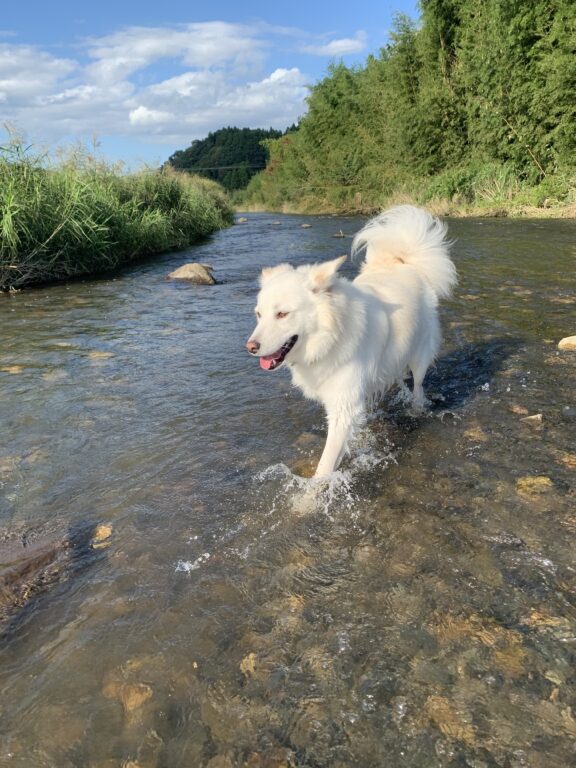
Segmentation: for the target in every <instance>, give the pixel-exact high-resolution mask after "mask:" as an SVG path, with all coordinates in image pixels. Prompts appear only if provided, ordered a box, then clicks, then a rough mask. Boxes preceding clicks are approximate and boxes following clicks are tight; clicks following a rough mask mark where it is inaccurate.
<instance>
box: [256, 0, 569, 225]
mask: <svg viewBox="0 0 576 768" xmlns="http://www.w3.org/2000/svg"><path fill="white" fill-rule="evenodd" d="M420 7H421V19H420V21H419V23H418V24H416V23H414V22H413V21H411V20H410V19H409V18H407V17H405V16H399V17H397V19H396V23H395V27H394V31H393V33H392V35H391V40H390V43H389V44H388V45H387V46H386V48H384V49H383V50H382V51H381V52H380V54H379V55H378V56H371V57H370V58H369V59H368V61H367V62H366V64H365V65H364V66H361V67H356V68H349V67H346V66H344V64H334V65H333V66H332V67H331V68H330V70H329V73H328V75H327V77H325V78H324V79H323V80H322V81H321V82H319V83H318V84H317V85H315V86H314V87H313V88H312V90H311V93H310V96H309V98H308V112H307V114H306V115H305V116H304V117H303V118H302V120H301V121H300V124H299V127H298V130H297V131H295V132H291V133H287V134H286V135H284V136H282V137H280V138H278V139H275V140H271V141H268V142H267V147H268V150H269V152H270V160H269V162H268V166H267V168H266V170H265V171H264V172H263V173H260V174H258V175H257V176H255V177H254V178H253V179H252V180H251V182H250V184H249V185H248V187H247V190H246V192H245V194H244V197H243V204H244V207H247V208H250V207H252V208H265V209H271V210H292V211H305V212H306V211H309V212H312V211H314V212H319V211H337V212H371V211H373V210H375V209H379V208H381V207H382V206H384V205H387V204H390V203H393V202H408V201H413V202H417V203H421V204H426V205H428V206H429V207H431V208H433V209H436V210H437V211H438V212H443V213H457V212H471V211H474V212H477V213H482V212H487V213H492V214H498V213H500V214H505V213H507V212H511V211H515V210H516V211H520V212H521V211H530V212H534V211H535V210H538V209H539V210H540V211H543V212H546V211H550V210H554V209H558V208H564V210H567V211H568V212H570V211H571V212H572V215H576V185H575V179H576V100H575V98H574V94H575V93H576V46H575V42H574V41H575V40H576V4H574V2H573V1H572V0H515V1H514V2H510V0H485V2H482V3H480V2H478V0H421V2H420Z"/></svg>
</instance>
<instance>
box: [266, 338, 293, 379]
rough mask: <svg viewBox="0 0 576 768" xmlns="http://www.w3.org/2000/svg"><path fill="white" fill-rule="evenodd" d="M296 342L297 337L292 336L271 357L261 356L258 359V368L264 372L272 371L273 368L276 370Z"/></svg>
mask: <svg viewBox="0 0 576 768" xmlns="http://www.w3.org/2000/svg"><path fill="white" fill-rule="evenodd" d="M297 341H298V336H292V338H291V339H288V341H287V342H286V343H285V344H282V346H281V347H280V349H279V350H278V352H274V354H273V355H263V356H262V357H261V358H260V368H264V370H265V371H273V370H274V369H275V368H278V366H279V365H282V363H283V362H284V359H285V358H286V355H287V354H288V352H290V350H291V349H292V347H293V346H294V344H296V342H297Z"/></svg>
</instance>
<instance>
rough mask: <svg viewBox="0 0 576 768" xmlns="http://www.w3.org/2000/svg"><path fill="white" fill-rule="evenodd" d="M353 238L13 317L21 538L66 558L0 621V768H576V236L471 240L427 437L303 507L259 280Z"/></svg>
mask: <svg viewBox="0 0 576 768" xmlns="http://www.w3.org/2000/svg"><path fill="white" fill-rule="evenodd" d="M303 223H306V224H309V225H311V226H309V227H307V228H303V227H302V226H301V225H302V224H303ZM361 223H362V222H361V220H360V219H350V218H332V217H313V218H307V219H304V218H302V217H297V216H283V217H278V216H272V215H265V214H254V215H248V220H247V221H246V222H244V223H240V224H238V225H236V226H234V227H232V228H231V229H229V230H226V231H223V232H221V233H218V234H217V235H215V236H214V237H213V238H211V239H210V240H208V241H206V242H204V243H202V244H201V245H199V246H197V247H195V248H193V249H191V250H190V251H189V252H187V253H178V254H171V255H168V256H166V257H163V258H161V259H158V260H156V261H154V262H153V263H152V262H151V263H146V264H144V265H140V266H138V267H136V268H134V269H131V270H128V271H125V272H123V273H121V274H119V275H116V276H114V277H105V278H102V279H95V280H86V281H82V282H73V283H70V284H65V285H57V286H51V287H47V288H43V289H38V290H30V291H26V292H22V293H19V294H17V295H14V296H11V297H9V296H0V386H1V401H0V424H1V435H0V541H2V540H3V541H4V545H5V550H7V549H8V550H9V549H10V548H12V551H15V550H16V549H17V547H18V546H22V542H24V543H26V544H27V545H28V546H30V544H32V545H36V544H38V545H39V546H43V544H42V543H43V542H48V543H50V542H61V541H63V540H65V541H67V542H68V545H67V549H65V550H64V554H62V555H61V556H59V557H57V558H56V559H55V560H54V562H53V564H52V567H51V568H48V570H47V571H44V572H43V574H42V576H41V578H40V580H38V579H36V582H35V583H34V585H33V588H31V589H30V590H29V592H30V593H29V594H25V595H20V598H21V599H20V600H19V601H18V606H16V607H14V608H10V607H9V606H8V607H6V606H5V610H4V613H3V614H2V623H1V624H0V765H2V766H19V767H20V766H23V767H24V766H26V767H28V766H34V767H36V766H56V767H57V768H68V767H72V766H74V767H78V768H86V767H87V766H89V767H90V768H104V767H106V768H112V767H113V766H125V768H137V767H138V766H140V767H141V768H153V767H157V768H179V767H182V768H195V767H196V766H199V767H204V766H206V767H207V768H234V767H235V766H266V767H270V768H271V767H273V766H274V767H276V768H279V767H280V766H302V767H304V766H306V768H328V767H333V768H344V766H362V767H363V768H364V767H372V766H382V767H389V768H405V767H406V768H408V767H410V768H430V767H431V766H463V767H464V766H469V767H470V768H491V767H492V766H501V767H502V768H520V767H521V766H530V767H531V768H541V767H542V768H549V767H550V766H555V767H556V766H558V768H562V767H563V766H571V765H576V666H575V662H576V653H575V651H576V560H575V556H574V552H575V547H574V540H575V537H576V494H575V490H574V475H575V469H576V440H575V436H576V402H575V400H576V398H575V373H576V354H575V353H570V352H559V351H558V350H557V342H558V340H559V339H560V338H562V337H563V336H568V335H573V334H574V333H576V296H575V277H574V274H575V270H574V267H575V250H574V242H575V238H576V224H575V223H574V222H566V221H553V222H541V221H539V222H535V221H505V220H467V221H464V220H456V221H451V222H450V233H451V235H452V237H454V238H455V239H456V244H455V246H454V251H453V253H454V259H455V262H456V265H457V268H458V272H459V275H460V284H459V286H458V288H457V290H456V292H455V296H454V298H453V299H452V300H451V301H449V302H446V303H444V304H443V306H442V322H443V327H444V335H445V344H444V348H443V352H442V354H441V357H440V359H439V360H438V363H437V365H436V367H435V369H434V370H433V371H431V372H430V374H429V376H428V379H427V384H426V389H427V393H428V395H429V397H430V399H431V401H432V405H431V408H430V410H429V412H428V413H427V414H426V415H424V416H421V417H418V418H416V417H414V416H411V415H410V414H409V413H407V411H406V408H405V407H404V405H403V404H402V396H401V395H402V393H401V392H396V393H391V395H390V396H389V397H388V398H387V399H386V401H385V402H384V403H383V404H382V408H381V410H380V411H379V412H378V413H377V414H376V418H374V420H372V421H371V422H370V423H369V425H368V427H367V428H366V429H365V430H364V431H363V433H362V434H361V435H360V436H359V438H358V440H357V442H356V445H355V446H354V452H353V456H352V457H351V458H350V459H348V460H347V461H346V462H345V463H344V465H343V468H342V471H341V472H339V473H337V475H336V476H335V477H334V478H333V480H332V481H331V482H330V484H329V486H328V487H326V488H325V489H324V490H323V491H317V492H316V493H315V494H312V493H311V491H310V483H309V481H306V480H304V479H302V478H301V477H300V475H301V474H307V473H309V470H310V467H311V466H312V465H313V462H314V461H316V460H317V459H318V457H319V455H320V452H321V448H322V443H323V436H324V423H323V414H322V412H321V410H320V408H319V407H317V406H316V405H314V404H311V403H308V402H306V401H304V400H303V398H302V397H301V396H300V395H299V394H298V392H296V391H294V390H292V388H291V386H290V383H289V376H288V374H287V372H286V371H279V372H278V373H277V374H275V373H266V372H264V371H262V370H260V368H259V367H258V365H257V363H256V361H255V360H253V359H251V358H249V356H248V355H247V353H246V352H245V350H244V349H243V344H244V342H245V340H246V338H247V337H248V335H249V333H250V331H251V329H252V323H253V314H252V309H253V306H254V302H255V295H256V290H257V285H256V283H257V274H258V271H259V269H260V268H261V267H262V266H264V265H271V264H275V263H279V262H280V261H286V260H289V261H292V262H293V263H306V262H309V261H315V260H322V259H327V258H334V257H336V256H338V255H340V254H342V253H344V252H345V251H346V250H347V249H349V245H350V240H349V239H336V238H334V237H333V235H334V234H335V233H338V232H339V231H340V230H341V231H342V232H343V233H345V234H353V233H354V232H355V231H356V230H357V229H358V228H359V227H360V225H361ZM190 260H198V261H203V262H209V263H212V264H213V266H214V269H215V273H216V274H217V276H218V277H219V278H220V279H221V281H222V283H221V284H220V285H217V286H214V287H208V286H194V285H190V284H183V283H177V282H170V281H167V280H166V279H165V278H166V275H167V273H168V272H169V271H171V270H172V269H174V268H175V267H177V266H179V265H180V264H182V263H185V262H186V261H190ZM353 273H354V270H353V268H352V267H351V266H349V265H346V267H345V274H348V275H352V274H353ZM538 414H541V419H540V418H539V417H538ZM530 416H536V417H537V418H535V419H532V420H530V419H528V420H525V419H526V417H530ZM78 541H80V542H82V541H83V543H80V544H77V545H76V544H75V543H74V542H78ZM70 542H72V544H70ZM55 546H57V544H56V545H55ZM4 557H5V558H6V557H7V556H6V555H5V556H4ZM0 567H1V563H0Z"/></svg>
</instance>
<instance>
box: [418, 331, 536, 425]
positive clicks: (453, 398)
mask: <svg viewBox="0 0 576 768" xmlns="http://www.w3.org/2000/svg"><path fill="white" fill-rule="evenodd" d="M524 344H525V342H524V341H523V340H522V339H520V338H514V337H505V338H496V339H491V340H490V341H479V342H471V343H468V344H464V345H463V346H461V347H458V348H457V349H455V350H453V351H451V352H449V353H447V354H444V355H442V356H441V357H439V358H438V360H437V361H436V364H435V365H434V367H433V368H432V369H431V370H430V371H429V373H428V375H427V376H426V379H425V382H424V386H425V387H426V388H427V390H428V391H430V392H438V393H440V394H441V395H442V399H441V400H440V399H436V400H433V404H432V410H440V409H445V408H454V409H457V408H462V407H463V406H465V405H466V404H467V403H468V402H469V401H470V399H471V398H473V397H474V396H475V395H477V394H478V390H479V388H480V387H482V386H484V385H486V384H490V382H491V381H492V380H493V379H494V378H495V376H497V374H498V373H499V372H500V371H502V369H503V368H504V367H505V366H506V363H507V361H508V359H509V358H510V357H511V356H512V355H514V354H517V353H518V352H519V350H520V349H521V348H522V346H523V345H524Z"/></svg>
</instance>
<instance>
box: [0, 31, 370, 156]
mask: <svg viewBox="0 0 576 768" xmlns="http://www.w3.org/2000/svg"><path fill="white" fill-rule="evenodd" d="M304 40H307V41H308V42H310V36H308V35H306V34H305V33H303V32H302V31H301V30H296V29H292V28H290V29H287V28H280V27H272V26H271V25H266V24H264V23H257V24H254V25H251V26H247V25H243V24H231V23H227V22H222V21H213V22H206V23H192V24H182V25H176V26H163V27H128V28H126V29H121V30H118V31H116V32H114V33H113V34H110V35H106V36H103V37H100V38H90V39H89V40H88V41H85V43H84V44H83V46H82V48H80V47H78V48H76V49H75V55H74V57H68V58H65V57H58V56H54V55H52V54H51V53H50V52H48V51H46V50H42V49H41V48H39V47H36V46H31V45H22V44H18V43H15V42H13V40H12V39H10V40H9V41H8V40H6V38H5V41H4V42H0V103H1V104H2V117H3V119H4V120H7V121H10V122H12V123H13V124H15V125H16V126H17V127H18V128H19V129H21V130H23V131H24V132H25V133H26V134H27V135H28V137H29V138H31V139H32V140H33V141H41V142H48V143H53V142H57V141H60V140H61V139H63V138H66V139H70V138H71V137H75V138H83V139H86V138H87V137H89V136H92V135H94V134H97V135H99V136H102V137H104V136H106V137H114V136H116V137H119V138H120V137H122V138H124V139H126V138H128V139H130V138H131V137H132V138H135V139H136V138H137V139H139V140H140V141H141V142H146V141H151V142H155V143H164V144H168V145H171V146H172V147H174V146H179V145H180V146H186V145H187V144H188V143H189V142H190V141H191V140H192V139H194V138H202V137H203V136H205V135H206V133H208V132H209V131H214V130H217V129H218V128H220V127H222V126H226V125H237V126H239V127H254V128H256V127H275V128H279V129H283V128H285V127H286V126H288V125H290V124H291V123H293V122H295V121H296V120H297V119H298V117H300V116H301V115H302V114H303V113H304V112H305V98H306V96H307V93H308V90H307V87H306V86H307V85H308V84H309V83H310V78H308V77H307V76H306V75H305V74H303V72H302V71H301V70H300V69H299V68H298V67H297V66H293V64H294V61H295V59H294V57H295V56H296V51H297V50H300V51H301V50H302V42H303V41H304ZM365 42H366V41H365V35H364V33H362V32H358V33H356V35H355V36H354V37H353V38H343V39H339V40H332V41H331V42H323V43H322V44H321V45H318V46H313V45H308V46H307V47H306V50H307V52H308V53H314V54H316V55H322V56H327V57H333V56H337V55H343V54H344V53H347V52H356V51H358V50H361V49H362V48H363V47H364V46H365ZM273 53H275V54H276V61H281V62H282V63H284V62H286V63H288V66H277V65H276V66H275V67H273V66H270V65H269V64H268V65H267V62H269V61H270V60H271V58H272V55H273ZM166 72H168V73H170V72H173V73H174V74H173V75H172V76H169V77H166ZM160 73H162V76H160Z"/></svg>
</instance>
